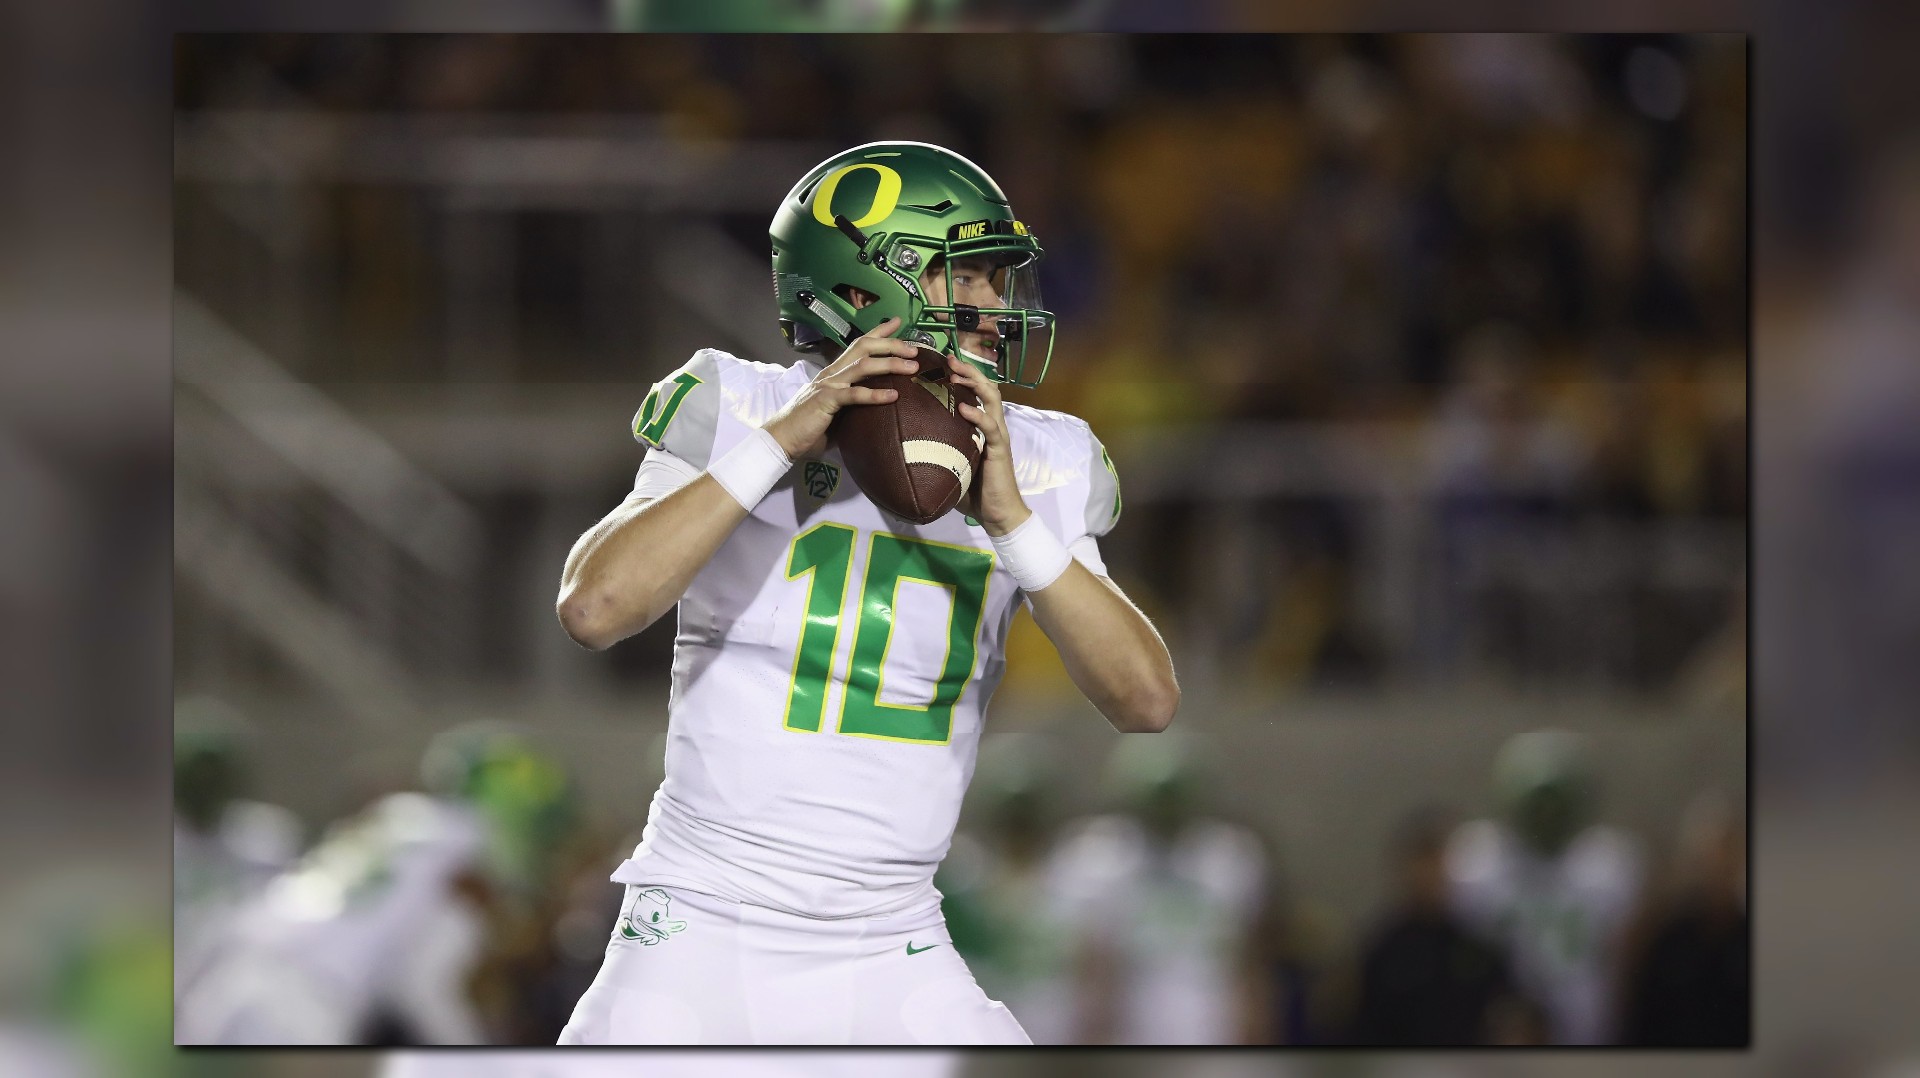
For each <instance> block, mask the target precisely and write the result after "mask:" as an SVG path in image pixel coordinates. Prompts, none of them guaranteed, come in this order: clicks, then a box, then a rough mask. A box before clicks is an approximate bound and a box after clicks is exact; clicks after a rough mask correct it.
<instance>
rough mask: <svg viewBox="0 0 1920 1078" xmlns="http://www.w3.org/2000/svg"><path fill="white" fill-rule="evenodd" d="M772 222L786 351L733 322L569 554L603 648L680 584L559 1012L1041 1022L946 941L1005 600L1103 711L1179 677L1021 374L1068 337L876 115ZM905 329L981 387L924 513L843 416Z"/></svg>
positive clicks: (946, 164)
mask: <svg viewBox="0 0 1920 1078" xmlns="http://www.w3.org/2000/svg"><path fill="white" fill-rule="evenodd" d="M770 236H771V240H772V246H773V277H774V287H775V292H776V295H777V299H778V305H779V316H780V323H781V326H782V328H783V329H784V330H785V332H786V334H787V337H788V340H789V341H790V342H791V343H792V345H793V346H794V347H795V348H796V349H797V350H798V351H799V352H800V353H801V355H802V358H801V361H800V362H797V363H794V364H792V365H791V366H781V365H778V364H772V363H762V362H755V361H752V360H748V359H742V358H738V357H735V356H732V355H729V354H727V353H725V352H721V351H718V350H715V349H702V350H701V351H699V352H696V353H695V354H694V356H693V358H692V359H690V360H689V361H688V362H687V363H686V364H685V365H684V366H683V367H681V368H680V369H679V370H678V371H676V372H675V373H673V374H672V375H670V376H669V377H668V378H666V379H665V380H664V381H662V382H660V383H659V384H658V385H657V386H655V387H654V390H653V392H652V393H651V394H650V395H649V396H648V397H647V399H646V401H645V403H644V404H643V405H642V407H641V409H640V412H639V414H638V415H637V416H636V418H635V421H634V435H635V437H636V438H637V439H638V440H639V441H641V442H642V443H644V444H645V445H646V446H647V447H648V449H647V453H646V457H645V460H644V462H643V463H642V464H641V466H640V469H639V474H638V476H637V477H636V479H635V483H634V489H633V492H632V493H631V494H630V495H628V496H627V498H626V499H625V500H624V501H623V502H622V503H621V504H620V505H619V506H618V507H617V508H615V509H614V510H613V511H612V512H611V513H609V514H608V515H607V516H606V518H605V519H603V520H602V521H600V522H599V523H598V524H596V525H595V526H594V527H593V528H592V529H591V530H589V531H588V532H587V533H586V534H585V535H583V536H582V537H581V538H580V540H579V542H578V543H576V544H575V545H574V548H573V550H572V552H571V553H570V554H569V555H568V558H567V562H566V567H565V571H564V574H563V577H562V581H561V587H560V595H559V601H558V613H559V617H560V621H561V624H562V625H563V626H564V627H565V628H566V631H567V633H568V634H569V635H570V636H572V637H573V639H574V640H576V641H578V642H579V643H581V644H583V645H585V646H587V647H590V648H594V649H600V648H605V647H608V646H610V645H612V644H614V643H616V642H618V641H620V640H623V639H625V638H627V637H629V636H632V635H633V634H634V633H637V632H639V631H640V630H642V629H644V628H646V627H647V626H649V625H651V624H652V623H653V622H654V621H655V620H657V619H658V618H659V617H661V616H662V615H663V614H665V613H666V612H667V611H668V610H669V609H672V608H673V607H675V606H676V604H677V605H678V608H679V633H678V636H677V638H676V641H675V649H674V663H673V692H672V696H671V698H670V700H669V704H668V709H669V728H668V739H667V759H666V778H665V780H664V781H663V782H662V783H661V785H660V788H659V790H658V791H657V792H656V793H655V795H654V798H653V805H652V809H651V812H650V813H649V815H648V821H647V827H646V830H645V831H644V833H643V838H642V840H641V842H640V844H639V846H638V848H637V849H636V850H635V851H634V854H633V856H632V857H631V858H630V859H629V860H628V861H626V862H625V863H624V864H622V865H621V866H620V868H619V869H618V870H617V871H616V872H615V873H614V874H613V879H614V880H615V881H616V882H618V883H622V884H625V885H627V891H628V893H627V899H626V904H625V906H624V908H623V913H622V916H621V918H620V919H619V921H618V922H617V923H616V926H615V929H614V932H613V938H612V940H611V941H610V943H609V944H608V947H607V953H606V957H605V959H604V960H603V963H602V966H601V969H600V972H599V975H598V976H597V978H596V979H595V981H594V983H593V985H592V986H591V987H590V988H589V989H588V991H587V992H586V993H585V995H583V996H582V998H581V1000H580V1002H579V1004H578V1005H577V1006H576V1007H575V1009H574V1013H573V1018H572V1021H571V1022H570V1023H569V1024H568V1026H567V1028H566V1030H565V1031H564V1033H563V1034H562V1036H561V1040H562V1042H563V1043H571V1044H599V1043H660V1042H668V1043H673V1042H680V1043H720V1044H805V1043H837V1044H853V1043H862V1044H864V1043H932V1044H983V1043H1015V1044H1020V1043H1027V1041H1028V1038H1027V1036H1026V1034H1025V1033H1024V1032H1023V1031H1022V1030H1021V1027H1020V1025H1019V1023H1018V1022H1017V1021H1016V1020H1015V1019H1014V1018H1013V1017H1012V1016H1011V1014H1009V1012H1008V1011H1007V1010H1006V1008H1005V1007H1004V1006H1002V1005H1001V1004H999V1003H997V1002H995V1001H993V1000H990V999H988V998H987V997H986V995H985V994H984V993H983V992H982V991H981V990H980V988H979V987H978V985H977V984H976V983H975V981H974V979H973V976H972V974H971V973H970V972H969V971H968V969H967V967H966V964H965V962H964V961H963V960H962V959H961V958H960V957H959V956H958V955H957V954H955V953H954V949H953V947H952V945H951V940H950V937H949V936H948V934H947V930H946V927H945V924H944V922H943V920H942V918H941V913H940V895H939V892H938V891H937V890H935V888H934V886H933V874H934V869H935V867H936V866H937V865H938V864H939V863H940V860H941V858H942V857H943V856H944V855H945V854H946V851H947V847H948V844H949V842H950V841H951V839H952V836H953V830H954V824H955V821H956V819H957V816H958V813H959V809H960V801H961V796H962V794H963V793H964V791H965V789H966V786H967V782H968V779H969V777H970V776H971V774H972V771H973V761H974V750H975V746H976V744H977V742H978V739H979V736H980V731H981V727H982V725H983V723H984V721H985V717H986V714H985V713H986V703H987V700H988V699H989V698H990V697H991V696H992V695H993V690H994V686H995V685H996V684H997V683H998V681H999V679H1000V675H1001V672H1002V670H1003V669H1004V668H1005V655H1004V641H1005V639H1006V633H1007V628H1008V625H1009V623H1010V621H1011V620H1012V617H1013V614H1014V610H1015V606H1016V603H1018V602H1021V601H1024V602H1026V603H1028V604H1030V607H1031V609H1032V612H1033V616H1034V620H1035V621H1036V622H1037V623H1038V625H1039V626H1040V628H1041V629H1042V630H1043V631H1044V632H1045V633H1046V634H1047V636H1048V637H1049V639H1051V640H1052V642H1053V643H1054V645H1055V646H1056V647H1057V648H1058V649H1059V652H1060V655H1061V657H1062V659H1063V661H1064V665H1065V666H1066V668H1067V670H1068V672H1069V674H1070V675H1071V676H1072V678H1073V680H1074V682H1075V683H1076V684H1077V685H1078V686H1079V687H1080V689H1081V690H1082V691H1083V692H1084V693H1085V694H1086V696H1087V698H1088V699H1089V700H1091V701H1092V702H1093V704H1094V705H1095V707H1097V708H1098V709H1099V710H1100V711H1101V712H1102V714H1104V715H1105V716H1106V718H1107V719H1108V721H1109V722H1111V723H1112V724H1113V726H1114V727H1115V728H1116V729H1118V730H1120V731H1123V732H1133V731H1138V732H1153V731H1158V730H1161V729H1164V728H1165V727H1166V726H1167V724H1168V723H1169V722H1171V721H1172V718H1173V714H1174V710H1175V708H1176V707H1177V705H1178V702H1179V689H1178V687H1177V685H1176V684H1175V681H1174V673H1173V663H1172V660H1171V658H1170V657H1169V656H1168V653H1167V649H1166V647H1165V646H1164V645H1163V644H1162V643H1161V640H1160V637H1159V635H1158V633H1156V632H1155V631H1154V629H1153V626H1152V625H1151V624H1149V623H1148V621H1147V619H1146V618H1145V617H1144V616H1143V615H1142V614H1141V613H1140V612H1139V611H1138V610H1137V609H1136V608H1135V607H1134V606H1133V604H1132V603H1131V602H1129V601H1128V599H1127V597H1126V596H1125V595H1124V594H1122V592H1121V591H1120V589H1119V588H1118V587H1116V586H1115V585H1114V584H1113V582H1112V581H1111V580H1109V579H1107V577H1106V574H1105V566H1104V564H1103V562H1102V561H1101V557H1100V550H1099V544H1098V540H1099V537H1100V536H1102V535H1105V534H1106V533H1107V531H1108V530H1109V529H1111V528H1112V527H1113V526H1114V522H1115V521H1116V519H1117V518H1118V517H1119V514H1120V494H1119V489H1118V481H1117V479H1116V477H1115V475H1114V472H1113V468H1112V465H1111V463H1110V461H1109V460H1108V458H1107V454H1106V451H1105V450H1104V449H1103V448H1102V447H1101V444H1100V442H1099V440H1098V439H1097V438H1095V437H1094V435H1093V432H1092V431H1091V430H1089V429H1088V427H1087V425H1086V424H1085V423H1084V422H1082V421H1081V420H1079V419H1076V418H1074V417H1072V416H1069V415H1064V414H1062V413H1059V412H1051V411H1043V410H1040V409H1035V408H1027V407H1022V406H1020V405H1018V404H1008V403H1004V402H1003V401H1002V398H1001V386H1002V385H1019V386H1029V387H1030V386H1033V385H1037V384H1038V383H1039V381H1040V379H1041V378H1042V377H1043V376H1044V373H1045V369H1046V363H1047V360H1048V358H1049V357H1050V354H1051V350H1052V338H1053V329H1054V317H1053V315H1052V313H1051V312H1049V311H1047V310H1046V309H1044V307H1043V306H1042V305H1041V303H1040V300H1039V296H1038V291H1037V288H1036V287H1035V284H1036V280H1035V274H1034V270H1035V264H1036V263H1037V262H1038V260H1039V258H1040V256H1041V247H1040V244H1039V242H1038V241H1037V240H1036V239H1035V237H1034V235H1033V232H1032V230H1031V229H1029V228H1028V227H1027V226H1026V225H1025V224H1024V223H1022V222H1021V221H1020V220H1019V219H1018V218H1016V217H1015V216H1014V214H1013V211H1012V209H1011V207H1010V206H1009V205H1008V201H1007V197H1006V195H1005V194H1003V193H1002V192H1001V189H1000V187H999V185H998V184H996V183H995V182H994V180H993V178H992V177H990V176H988V175H987V173H986V172H984V171H983V170H981V169H980V168H979V166H977V165H975V164H973V163H972V162H971V161H968V160H966V159H965V158H963V157H961V156H960V155H958V154H955V153H953V152H951V151H949V150H945V149H942V148H940V147H938V146H931V145H927V144H924V143H915V142H882V143H871V144H869V145H865V146H860V147H856V148H854V149H852V150H848V151H846V152H844V153H841V154H838V155H835V156H834V157H831V158H829V159H828V160H826V161H823V162H821V163H820V164H819V165H818V166H816V167H815V168H814V169H812V170H811V171H810V172H808V173H807V175H806V176H805V177H803V178H802V179H801V180H800V182H799V183H798V184H796V185H795V186H794V188H793V189H792V191H791V192H789V193H788V194H787V196H786V197H785V198H784V199H783V200H782V202H781V204H780V207H779V210H778V212H777V213H776V215H775V217H774V220H773V224H772V227H771V229H770ZM917 345H925V346H927V347H928V348H930V349H932V350H934V351H937V352H939V353H942V354H943V355H942V359H943V360H944V362H945V365H946V368H947V370H946V374H947V376H948V378H949V379H950V380H951V381H953V382H956V383H960V384H964V385H966V386H968V387H969V388H971V389H973V390H974V392H975V393H977V394H978V398H979V402H980V403H979V406H978V407H972V406H967V405H962V406H960V414H961V415H963V416H964V417H965V418H966V419H967V420H969V421H970V422H971V423H973V424H974V425H975V427H976V428H977V429H978V431H979V440H980V441H981V443H982V444H983V446H984V449H983V455H982V457H981V462H980V466H979V468H978V469H977V474H976V476H975V479H974V482H973V484H972V486H971V487H970V489H969V493H968V494H967V496H966V497H965V498H964V499H963V501H962V503H961V505H960V507H959V508H958V509H956V510H955V511H954V512H951V513H949V514H947V515H946V516H944V517H942V518H940V519H938V520H935V521H934V522H932V523H931V524H927V525H913V524H911V523H908V522H907V521H904V520H901V519H899V518H897V517H894V516H891V515H889V514H888V513H887V512H886V511H884V510H882V509H881V508H880V507H879V506H877V505H875V504H874V503H873V502H872V501H871V500H869V499H868V498H867V497H866V496H865V495H863V494H862V493H861V491H860V490H859V489H858V488H857V486H856V485H855V484H854V483H853V482H851V481H850V480H849V479H847V478H846V474H845V470H844V466H843V465H844V461H843V460H842V458H841V455H840V450H839V448H838V447H837V446H836V445H835V444H834V442H833V441H832V439H830V438H829V437H828V428H829V425H830V424H831V422H832V420H833V417H834V415H835V414H836V413H837V412H839V411H840V410H841V409H843V408H868V407H874V406H876V405H882V404H886V403H889V402H891V401H892V400H893V399H894V396H895V394H894V391H892V390H888V389H876V388H872V387H868V386H863V385H861V384H860V382H861V380H862V379H864V378H868V377H870V376H873V375H875V374H879V373H881V372H895V373H900V374H912V373H914V372H916V371H917V370H918V369H919V368H918V365H917V364H916V362H915V360H914V356H915V355H916V354H917V352H918V349H917V347H916V346H917Z"/></svg>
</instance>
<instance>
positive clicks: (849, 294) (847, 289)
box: [833, 284, 880, 311]
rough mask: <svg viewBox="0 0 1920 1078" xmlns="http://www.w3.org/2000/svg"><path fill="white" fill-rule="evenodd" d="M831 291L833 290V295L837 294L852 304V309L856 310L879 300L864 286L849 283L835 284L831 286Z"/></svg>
mask: <svg viewBox="0 0 1920 1078" xmlns="http://www.w3.org/2000/svg"><path fill="white" fill-rule="evenodd" d="M833 292H834V295H837V296H839V297H840V298H841V299H844V300H846V301H847V302H848V303H851V304H853V309H854V310H856V311H857V310H859V309H860V308H862V307H867V306H870V305H872V304H875V303H878V302H880V297H879V296H876V295H874V294H873V293H872V292H869V291H867V290H866V289H864V288H855V287H854V286H852V285H850V284H842V285H835V286H834V287H833Z"/></svg>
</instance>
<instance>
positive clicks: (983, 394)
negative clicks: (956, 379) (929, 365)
mask: <svg viewBox="0 0 1920 1078" xmlns="http://www.w3.org/2000/svg"><path fill="white" fill-rule="evenodd" d="M947 367H948V369H949V370H951V371H953V372H954V373H956V374H958V375H959V376H960V381H962V382H964V383H966V385H967V386H968V387H969V388H971V389H972V390H973V392H974V395H975V396H977V397H979V398H980V403H981V404H983V405H986V406H987V407H988V408H989V409H991V408H995V407H998V406H999V404H1000V387H999V386H998V385H996V384H995V383H994V381H993V379H991V378H988V377H987V376H986V375H985V374H984V373H982V372H981V370H980V368H978V367H976V366H974V365H973V364H971V363H968V362H967V361H966V360H964V359H961V358H959V357H958V356H948V357H947Z"/></svg>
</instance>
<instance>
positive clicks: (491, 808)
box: [175, 724, 569, 1045]
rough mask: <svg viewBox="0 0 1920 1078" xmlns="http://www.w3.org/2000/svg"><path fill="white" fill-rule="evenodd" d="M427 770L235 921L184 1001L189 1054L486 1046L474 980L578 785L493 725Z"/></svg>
mask: <svg viewBox="0 0 1920 1078" xmlns="http://www.w3.org/2000/svg"><path fill="white" fill-rule="evenodd" d="M421 772H422V779H423V783H424V785H425V786H426V787H427V790H428V791H429V792H426V793H421V792H411V791H409V792H403V793H395V794H389V795H387V796H384V797H382V798H380V799H379V800H377V801H375V802H374V803H373V804H372V805H370V806H368V807H367V808H366V809H365V810H364V811H362V812H360V813H358V814H356V815H354V816H352V817H349V818H348V819H346V820H343V821H340V822H339V823H337V824H335V825H334V826H333V827H332V828H331V829H329V832H328V834H327V835H326V836H325V837H324V838H323V839H322V840H321V841H320V843H319V844H318V845H316V846H315V847H314V848H313V849H312V850H310V851H309V852H308V853H307V854H306V856H304V857H303V858H301V860H300V861H299V862H298V863H297V864H295V865H294V866H293V868H292V869H290V870H289V871H288V872H286V873H284V874H283V875H281V876H280V877H279V878H278V879H276V880H275V881H274V882H273V883H272V884H271V885H270V886H268V887H267V888H266V889H265V890H264V891H263V892H262V893H261V894H260V895H259V896H258V897H256V898H255V899H254V900H253V901H251V902H250V903H248V904H247V905H246V906H245V907H243V908H241V909H239V910H237V911H236V912H235V913H234V914H233V916H232V922H233V923H232V926H231V927H230V929H229V932H230V934H231V938H230V939H229V940H228V941H227V942H226V944H225V946H224V947H223V948H222V951H221V954H220V956H219V960H218V962H217V963H216V964H215V966H214V967H213V968H212V969H210V970H208V971H207V972H206V974H205V975H204V976H202V977H201V978H199V979H198V980H197V981H196V982H195V984H193V985H192V986H190V988H189V989H188V990H187V991H185V993H184V994H183V995H182V996H181V997H180V998H179V1000H178V1002H177V1005H176V1019H175V1037H176V1041H177V1043H181V1044H255V1045H272V1044H359V1043H367V1042H368V1041H369V1040H375V1041H382V1040H386V1041H398V1042H399V1043H406V1044H485V1043H488V1040H489V1039H490V1038H489V1035H488V1031H487V1030H486V1028H485V1025H484V1022H483V1018H482V1014H481V1012H480V1010H479V1008H478V1007H477V1006H476V1003H475V1000H474V999H473V997H472V993H471V982H472V981H473V979H474V977H475V975H476V973H477V972H478V971H479V970H480V969H481V963H482V961H483V959H484V958H485V957H486V952H487V950H488V947H489V944H490V942H491V940H490V937H491V936H492V935H493V934H494V931H495V930H496V929H498V928H499V926H500V924H501V923H502V922H501V919H500V918H499V917H498V914H500V913H502V912H505V907H506V906H507V904H508V903H509V902H510V901H511V899H512V896H513V893H514V890H515V888H516V887H517V886H520V885H522V884H523V883H524V882H525V881H524V880H523V879H522V874H523V869H532V870H533V871H534V872H536V873H538V871H539V870H540V866H539V865H538V864H537V863H536V864H534V865H527V864H526V863H525V861H524V860H523V858H522V857H520V856H519V854H520V852H521V851H523V850H524V849H525V848H526V847H527V846H528V845H529V844H530V843H531V842H532V841H533V836H537V835H550V834H551V828H550V827H549V826H548V825H547V821H549V820H551V819H552V818H553V817H554V816H555V815H556V814H557V813H559V812H562V811H564V806H565V802H566V799H567V798H568V796H569V793H568V785H567V781H566V778H565V775H564V773H563V772H562V771H561V769H560V768H559V765H558V764H556V763H554V762H553V761H551V760H549V759H547V758H546V757H545V756H543V755H542V754H540V753H539V752H537V751H536V750H535V749H534V748H533V747H532V746H531V745H530V744H528V743H527V742H526V741H525V740H523V739H522V738H521V737H519V736H518V735H517V734H516V733H514V732H513V731H511V730H510V729H508V728H505V727H500V726H494V725H490V724H473V725H469V726H462V727H456V728H454V729H452V730H449V731H446V732H444V733H442V734H441V735H439V736H438V737H436V738H435V739H434V741H433V743H432V744H431V745H430V746H429V747H428V751H427V753H426V755H425V758H424V759H423V761H422V765H421ZM550 844H551V843H550Z"/></svg>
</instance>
